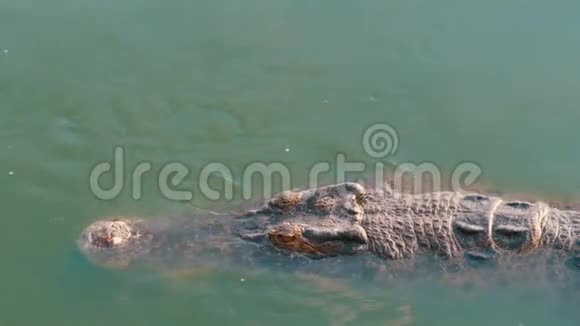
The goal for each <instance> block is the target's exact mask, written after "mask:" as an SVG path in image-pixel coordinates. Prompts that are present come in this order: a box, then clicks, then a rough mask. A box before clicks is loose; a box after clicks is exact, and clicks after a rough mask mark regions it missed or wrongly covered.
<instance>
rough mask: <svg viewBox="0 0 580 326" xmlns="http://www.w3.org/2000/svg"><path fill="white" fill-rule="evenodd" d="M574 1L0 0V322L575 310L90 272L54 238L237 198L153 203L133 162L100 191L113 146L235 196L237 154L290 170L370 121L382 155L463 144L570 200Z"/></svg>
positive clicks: (475, 318)
mask: <svg viewBox="0 0 580 326" xmlns="http://www.w3.org/2000/svg"><path fill="white" fill-rule="evenodd" d="M579 10H580V3H578V2H577V1H564V0H562V1H553V2H548V1H540V0H520V1H499V0H492V1H477V2H476V1H451V0H445V1H427V0H421V1H419V0H417V1H379V0H376V1H375V0H373V1H371V0H369V1H358V2H355V1H346V0H333V1H306V0H298V1H296V0H294V1H267V0H262V1H258V0H246V1H226V0H213V1H205V2H204V1H184V0H168V1H164V2H160V1H147V0H121V1H119V0H118V1H112V0H101V1H91V0H77V1H72V0H55V1H40V0H0V127H1V128H0V151H1V160H0V194H1V198H2V201H1V202H2V205H1V212H2V219H1V222H0V230H2V231H0V232H2V237H1V243H2V245H1V246H0V256H1V257H2V264H1V267H2V272H1V274H0V276H1V278H0V293H1V295H0V325H38V324H40V323H43V324H48V325H62V326H65V325H81V324H82V325H161V324H169V325H213V324H217V323H223V324H224V325H228V324H229V325H271V324H273V323H279V324H281V325H290V324H292V325H298V324H302V325H330V324H333V325H341V324H347V325H348V324H353V325H354V324H356V325H377V324H385V325H490V324H494V325H514V326H518V325H526V326H528V325H547V324H552V325H577V324H578V323H580V316H579V315H578V314H576V313H575V312H574V311H575V309H574V305H575V304H577V303H574V302H567V304H565V303H563V302H561V301H560V300H559V299H557V298H550V299H547V298H544V297H543V296H541V295H540V296H528V295H522V294H521V293H519V292H515V291H514V292H511V291H509V290H504V291H499V292H493V291H486V290H484V289H480V290H477V291H474V292H473V293H470V294H469V295H467V296H465V295H464V294H460V293H457V292H455V291H453V290H450V289H447V288H438V287H437V286H433V287H429V286H425V285H423V286H413V285H409V286H408V287H401V288H396V289H395V288H388V287H384V288H381V287H380V286H378V285H372V286H371V285H368V284H354V285H351V288H350V289H349V290H336V288H335V286H322V285H321V286H312V285H311V284H310V285H309V284H308V283H305V282H304V281H300V280H299V279H296V277H294V276H292V275H278V274H275V273H270V274H266V275H260V276H259V277H252V274H251V273H250V272H249V271H248V273H247V274H245V273H244V272H235V273H231V272H225V271H224V272H223V273H221V272H220V273H215V274H210V275H198V273H196V272H192V273H187V272H176V273H174V274H171V275H170V276H161V275H157V274H153V275H152V274H141V273H131V272H126V273H115V272H108V271H104V270H101V269H99V268H96V267H94V266H92V265H90V264H88V263H86V262H85V261H84V260H83V259H82V258H81V257H79V256H78V255H76V254H75V243H74V241H75V240H76V237H77V236H78V234H79V232H80V231H81V230H82V228H83V227H84V226H85V225H87V224H88V223H90V222H91V221H93V220H94V219H95V218H98V217H100V216H105V215H112V214H118V215H147V216H155V215H162V214H167V213H168V212H174V211H183V210H193V209H194V207H199V208H201V209H208V208H211V209H215V208H223V207H226V206H228V205H230V204H231V205H235V202H234V203H230V202H225V201H218V202H212V201H211V200H208V199H204V198H203V196H200V195H199V194H196V193H195V192H194V198H193V199H192V200H191V202H190V203H183V202H176V201H171V200H168V199H167V198H164V197H163V196H162V195H161V194H160V192H159V189H158V187H157V185H156V180H155V177H154V176H155V174H153V173H152V174H151V175H150V177H148V178H145V180H144V184H145V185H144V187H143V196H142V198H141V199H140V200H134V199H132V197H131V193H130V191H129V190H130V186H131V185H130V184H129V183H127V184H125V188H124V191H123V192H122V193H121V195H120V196H118V197H117V198H115V199H114V200H99V199H98V198H96V197H95V196H94V195H93V193H92V192H91V190H90V187H89V174H90V171H91V169H92V168H93V167H94V166H95V165H96V164H97V163H99V162H101V161H104V160H109V161H110V160H112V155H113V149H114V147H115V146H122V147H123V148H124V149H125V150H126V155H127V161H126V162H127V169H128V170H129V168H131V167H133V166H136V165H137V164H138V163H139V162H142V161H149V162H151V163H152V165H153V170H154V171H153V172H155V171H158V170H159V169H160V168H161V167H162V166H163V164H164V163H167V162H176V161H178V162H183V163H184V164H186V165H187V166H188V167H190V169H191V170H192V171H193V175H192V176H190V177H189V178H188V179H187V180H188V181H186V182H185V183H184V185H183V186H184V187H186V188H195V187H194V184H195V174H197V173H198V172H199V170H200V169H201V168H202V167H203V166H205V165H206V164H208V163H209V162H222V163H224V164H226V165H227V166H228V167H230V168H231V169H232V171H234V172H235V173H234V179H233V180H232V182H233V183H234V184H235V190H236V193H239V190H240V187H241V184H240V180H239V174H238V172H239V171H241V170H243V169H244V167H245V166H247V165H248V164H250V163H251V162H256V161H257V162H264V163H268V162H272V161H278V162H283V163H284V164H286V166H288V167H289V169H290V171H292V186H302V185H304V184H305V183H306V182H307V174H306V172H305V171H307V170H308V169H309V168H310V167H311V166H312V165H313V164H315V163H317V162H320V161H329V162H333V160H335V158H336V155H337V153H344V154H345V155H346V156H347V158H348V160H349V161H364V162H376V161H375V160H374V159H372V158H371V157H369V156H368V155H366V154H365V152H364V151H363V148H362V146H361V135H362V133H363V131H364V129H365V128H366V127H368V126H369V125H371V124H373V123H379V122H385V123H388V124H390V125H392V126H393V127H395V128H396V130H397V132H398V136H399V139H400V142H399V147H398V151H397V152H396V154H395V155H392V156H391V157H389V158H388V160H387V161H388V162H391V163H397V162H416V163H418V162H423V161H430V162H434V163H436V164H437V165H438V166H440V167H441V169H442V170H450V169H452V168H453V167H454V166H456V165H457V164H459V163H461V162H463V161H471V162H475V163H477V164H478V165H479V166H481V167H482V170H483V177H482V178H483V179H482V181H483V182H484V183H486V184H488V185H493V187H495V188H497V189H502V190H504V191H509V192H518V193H529V194H535V195H541V196H550V197H551V198H554V197H557V198H578V196H579V195H580V194H579V193H580V188H579V187H580V173H578V172H577V167H578V166H580V154H579V153H580V152H579V151H578V150H577V149H578V144H577V141H578V139H579V138H580V131H579V128H578V123H579V122H580V110H579V109H578V105H580V92H579V91H578V90H579V89H580V62H579V58H580V33H579V32H580V22H579V21H578V15H577V13H578V12H579ZM326 179H327V181H332V180H331V179H332V178H331V177H330V176H326ZM218 181H219V180H218ZM218 184H219V182H218ZM241 278H244V279H245V282H241V281H240V279H241ZM321 282H322V281H321ZM315 283H316V282H315ZM336 286H337V287H338V285H336ZM346 288H349V286H346ZM369 288H372V289H373V290H372V291H371V290H370V289H369ZM350 291H354V292H357V291H358V294H357V295H354V294H352V293H351V292H350ZM562 301H564V300H562ZM576 311H577V310H576Z"/></svg>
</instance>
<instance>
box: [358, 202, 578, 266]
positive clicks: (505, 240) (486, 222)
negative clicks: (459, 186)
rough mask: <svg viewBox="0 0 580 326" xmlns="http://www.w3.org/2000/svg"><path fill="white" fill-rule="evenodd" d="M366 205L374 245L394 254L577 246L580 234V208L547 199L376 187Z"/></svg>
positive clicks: (482, 253) (486, 253)
mask: <svg viewBox="0 0 580 326" xmlns="http://www.w3.org/2000/svg"><path fill="white" fill-rule="evenodd" d="M363 209H364V211H365V217H364V219H363V221H362V222H361V225H362V226H363V228H364V229H365V231H366V233H367V236H368V238H369V250H370V251H372V252H373V253H375V254H377V255H379V256H381V257H385V258H387V259H391V260H394V259H406V258H412V257H414V256H416V255H417V254H421V253H432V254H437V255H440V256H442V257H448V258H450V257H456V256H460V255H464V254H467V255H471V256H473V257H474V258H480V259H485V258H486V257H491V256H493V255H509V254H520V255H526V254H531V253H534V252H535V251H538V250H544V249H550V250H556V251H562V252H573V251H574V250H575V249H576V245H577V243H576V242H577V240H578V239H580V213H579V212H576V211H565V210H559V209H555V208H550V207H549V206H548V205H547V204H545V203H543V202H535V203H531V202H525V201H503V200H502V199H501V198H498V197H492V196H485V195H481V194H460V193H453V192H436V193H427V194H422V195H409V194H397V195H394V194H393V193H391V192H388V191H376V192H371V193H368V194H367V195H366V198H365V203H364V204H363Z"/></svg>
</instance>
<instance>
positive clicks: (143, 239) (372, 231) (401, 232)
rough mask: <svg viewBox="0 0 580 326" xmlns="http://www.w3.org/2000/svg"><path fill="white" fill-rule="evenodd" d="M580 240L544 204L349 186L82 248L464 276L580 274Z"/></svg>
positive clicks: (103, 256) (569, 221)
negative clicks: (410, 267) (438, 267)
mask: <svg viewBox="0 0 580 326" xmlns="http://www.w3.org/2000/svg"><path fill="white" fill-rule="evenodd" d="M578 239H580V213H579V212H576V211H570V210H559V209H555V208H551V207H549V206H548V205H547V204H545V203H542V202H535V203H532V202H525V201H502V199H500V198H498V197H493V196H486V195H481V194H460V193H453V192H436V193H428V194H422V195H408V194H395V193H393V192H392V191H390V190H389V189H388V188H387V189H384V190H382V189H379V190H366V189H364V188H363V187H362V186H361V185H360V184H356V183H345V184H338V185H331V186H326V187H319V188H314V189H307V190H302V191H287V192H284V193H281V194H279V195H276V196H274V197H273V198H272V199H270V200H268V201H267V202H266V203H265V204H263V205H260V206H258V207H257V208H256V209H250V210H242V211H240V212H231V213H226V214H222V215H221V216H219V217H212V218H205V219H203V218H199V217H196V218H191V217H180V218H164V219H141V218H131V219H126V218H120V219H103V220H100V221H97V222H95V223H93V224H91V225H90V226H88V227H87V228H86V229H85V230H84V231H83V233H82V235H81V237H80V239H79V247H80V249H81V250H82V252H83V253H84V254H85V255H86V256H87V257H89V259H91V260H92V261H93V262H95V263H97V264H98V265H102V266H113V267H126V266H129V265H131V264H133V263H137V262H145V263H149V264H157V265H171V264H176V263H190V264H199V263H203V262H207V261H210V262H212V263H213V262H216V261H219V262H223V261H227V262H228V263H229V264H237V265H243V266H253V265H259V266H262V265H270V266H287V265H284V264H286V263H290V262H299V264H302V263H303V262H306V261H308V260H311V259H320V258H328V257H335V259H339V257H340V256H343V257H346V256H349V257H352V256H357V257H368V256H369V254H371V256H375V257H378V258H380V259H381V260H383V261H386V262H391V264H392V263H393V262H405V261H407V262H409V261H410V262H413V261H420V260H422V259H425V257H427V258H429V257H436V258H438V259H442V260H443V261H446V262H448V263H449V264H448V265H449V266H452V265H453V266H459V268H460V269H461V268H463V267H464V266H465V265H473V263H476V264H477V263H479V262H494V263H499V264H503V265H504V266H508V267H510V268H511V267H512V266H519V265H521V264H531V262H534V263H533V264H536V265H537V263H536V262H537V261H538V257H540V258H541V257H549V258H550V259H552V260H553V261H557V262H562V261H564V260H566V262H567V263H568V264H566V266H568V267H573V268H577V266H578V263H577V257H576V254H577V249H578V248H577V246H578ZM536 254H538V255H539V256H538V255H536ZM542 255H543V256H542ZM529 257H532V258H529ZM562 257H565V259H564V258H562ZM365 259H366V258H365ZM542 259H543V258H542ZM540 261H542V260H541V259H540ZM302 265H304V264H302ZM395 265H396V264H395ZM560 265H564V264H560ZM389 266H391V265H389ZM389 266H388V267H389ZM534 267H538V266H534ZM381 268H384V265H383V266H382V267H381ZM527 269H528V270H529V269H530V268H527ZM514 270H516V269H514Z"/></svg>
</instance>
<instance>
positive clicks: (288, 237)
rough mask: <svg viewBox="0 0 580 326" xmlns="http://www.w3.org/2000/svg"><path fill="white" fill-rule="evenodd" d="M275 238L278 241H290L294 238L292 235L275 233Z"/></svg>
mask: <svg viewBox="0 0 580 326" xmlns="http://www.w3.org/2000/svg"><path fill="white" fill-rule="evenodd" d="M276 239H277V240H278V241H280V242H292V241H294V240H295V236H294V235H284V234H280V233H279V234H277V235H276Z"/></svg>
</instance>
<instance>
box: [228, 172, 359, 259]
mask: <svg viewBox="0 0 580 326" xmlns="http://www.w3.org/2000/svg"><path fill="white" fill-rule="evenodd" d="M364 197H365V189H364V188H363V187H362V186H361V185H359V184H357V183H343V184H338V185H331V186H325V187H319V188H313V189H308V190H303V191H286V192H283V193H281V194H279V195H277V196H275V197H273V198H272V199H270V200H269V201H267V203H266V204H265V205H264V206H263V207H262V208H260V209H258V210H255V211H250V212H248V213H247V214H245V215H244V216H242V217H241V218H240V220H241V221H245V223H244V222H242V227H241V228H240V230H241V232H240V234H239V236H240V237H241V238H242V239H245V240H249V241H254V242H258V243H261V244H263V245H267V246H272V247H273V248H275V249H276V250H279V251H282V252H286V253H288V254H290V255H304V256H307V257H310V258H324V257H332V256H337V255H354V254H358V253H361V252H364V251H366V250H367V243H368V239H367V235H366V232H365V230H364V229H363V228H362V227H361V225H360V222H361V220H362V218H363V214H364V211H363V208H362V201H363V200H364Z"/></svg>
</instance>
